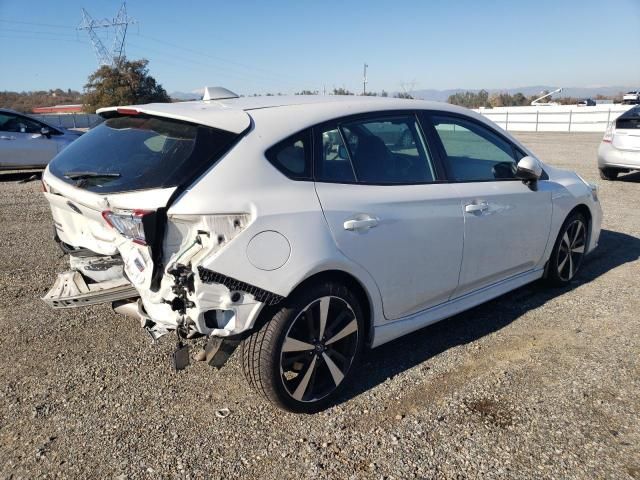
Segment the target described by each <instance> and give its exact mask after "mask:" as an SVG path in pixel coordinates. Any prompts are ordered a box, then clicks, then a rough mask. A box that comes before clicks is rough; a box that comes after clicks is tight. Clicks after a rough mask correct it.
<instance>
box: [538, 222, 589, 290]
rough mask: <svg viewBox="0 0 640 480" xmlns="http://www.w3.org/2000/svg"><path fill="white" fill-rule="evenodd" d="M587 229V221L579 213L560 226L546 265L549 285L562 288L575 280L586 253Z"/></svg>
mask: <svg viewBox="0 0 640 480" xmlns="http://www.w3.org/2000/svg"><path fill="white" fill-rule="evenodd" d="M588 228H589V224H588V222H587V219H586V218H585V216H584V215H583V214H582V213H580V212H573V213H572V214H570V215H569V216H568V217H567V219H566V220H565V222H564V223H563V224H562V228H560V233H558V238H557V239H556V243H555V245H554V246H553V251H552V252H551V257H550V258H549V262H548V263H547V275H546V280H547V282H548V283H549V284H551V285H554V286H559V287H562V286H565V285H568V284H569V283H571V281H572V280H573V279H574V278H575V276H576V274H577V273H578V270H579V269H580V266H581V265H582V261H583V260H584V255H585V253H586V249H587V241H588V238H589V235H588Z"/></svg>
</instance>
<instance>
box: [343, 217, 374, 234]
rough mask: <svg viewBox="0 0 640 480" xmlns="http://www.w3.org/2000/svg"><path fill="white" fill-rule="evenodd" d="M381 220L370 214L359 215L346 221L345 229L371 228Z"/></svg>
mask: <svg viewBox="0 0 640 480" xmlns="http://www.w3.org/2000/svg"><path fill="white" fill-rule="evenodd" d="M378 222H379V220H378V219H377V218H375V217H371V216H369V215H362V216H358V217H357V218H352V219H351V220H347V221H345V222H344V229H345V230H349V231H354V230H369V229H370V228H373V227H375V226H377V225H378Z"/></svg>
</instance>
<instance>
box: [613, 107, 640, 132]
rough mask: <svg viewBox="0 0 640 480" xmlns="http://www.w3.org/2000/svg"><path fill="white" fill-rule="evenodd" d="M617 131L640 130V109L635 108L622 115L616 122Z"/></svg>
mask: <svg viewBox="0 0 640 480" xmlns="http://www.w3.org/2000/svg"><path fill="white" fill-rule="evenodd" d="M616 128H617V129H619V130H620V129H632V130H635V129H639V128H640V108H638V107H633V108H632V109H630V110H627V111H626V112H625V113H623V114H622V115H620V116H619V117H618V119H617V120H616Z"/></svg>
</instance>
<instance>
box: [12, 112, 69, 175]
mask: <svg viewBox="0 0 640 480" xmlns="http://www.w3.org/2000/svg"><path fill="white" fill-rule="evenodd" d="M80 135H82V132H74V131H72V130H67V129H64V128H59V127H53V126H51V125H49V124H47V123H44V122H42V121H40V120H36V119H34V118H31V117H29V116H27V115H23V114H21V113H18V112H14V111H13V110H6V109H0V169H2V170H17V169H25V168H29V169H30V168H44V167H46V166H47V164H48V163H49V161H50V160H51V159H52V158H53V157H55V156H56V155H57V154H58V152H60V151H61V150H62V149H63V148H65V147H66V146H67V145H69V144H70V143H71V142H73V141H74V140H76V139H77V138H78V137H79V136H80Z"/></svg>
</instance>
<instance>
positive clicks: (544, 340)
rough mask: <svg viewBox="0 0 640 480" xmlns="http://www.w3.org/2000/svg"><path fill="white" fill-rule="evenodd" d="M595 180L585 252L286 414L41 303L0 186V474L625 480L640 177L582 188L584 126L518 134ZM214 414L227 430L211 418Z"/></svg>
mask: <svg viewBox="0 0 640 480" xmlns="http://www.w3.org/2000/svg"><path fill="white" fill-rule="evenodd" d="M520 138H522V139H523V140H524V141H525V143H527V144H528V145H530V146H531V147H532V148H533V149H534V151H536V152H538V153H539V155H540V156H541V158H542V159H543V160H545V161H547V162H549V163H550V164H553V165H556V166H559V167H566V168H571V169H574V170H577V171H578V172H579V173H580V174H581V175H583V176H584V177H585V178H586V179H588V180H591V181H596V180H597V183H599V184H600V185H601V187H602V188H601V191H600V197H601V201H602V205H603V208H604V211H605V219H604V225H603V233H602V237H601V243H600V247H599V249H598V250H597V252H596V253H594V254H593V255H592V256H591V257H590V258H589V259H588V261H587V263H586V264H585V265H584V269H583V271H582V272H581V274H580V275H579V279H577V280H576V281H575V283H574V284H573V285H572V286H571V288H567V289H564V290H551V291H550V290H547V289H545V288H543V287H541V286H540V285H530V286H527V287H524V288H521V289H519V290H517V291H515V292H512V293H510V294H508V295H505V296H503V297H501V298H499V299H497V300H495V301H492V302H490V303H488V304H485V305H483V306H480V307H478V308H475V309H473V310H471V311H469V312H466V313H464V314H462V315H458V316H456V317H454V318H451V319H449V320H446V321H443V322H441V323H439V324H437V325H434V326H432V327H429V328H426V329H424V330H421V331H419V332H417V333H415V334H413V335H411V336H409V337H406V338H404V339H400V340H398V341H395V342H392V343H390V344H387V345H385V346H383V347H380V348H379V349H376V350H374V351H371V352H369V353H367V354H366V356H365V360H364V362H363V367H362V369H361V371H360V372H359V375H358V378H357V379H356V382H355V384H354V385H353V386H352V387H351V388H350V389H348V391H347V393H346V394H345V396H344V398H343V401H342V402H341V403H340V404H339V405H337V406H335V407H333V408H331V409H329V410H327V411H325V412H323V413H321V414H318V415H315V416H294V415H290V414H284V413H282V412H281V411H279V410H276V409H274V408H272V407H271V406H269V405H267V404H265V403H264V402H263V401H261V400H260V399H259V398H258V397H257V396H256V395H254V394H253V393H252V391H251V390H250V389H249V388H248V386H247V385H246V384H245V382H244V379H243V378H242V374H241V369H240V365H239V361H238V358H237V355H236V356H234V357H233V358H232V360H231V361H230V363H229V364H228V365H227V366H226V367H225V368H224V369H223V370H221V371H219V372H218V371H214V370H213V369H211V368H210V367H208V366H206V365H204V364H202V363H200V364H197V365H193V366H191V367H189V368H188V369H187V370H185V371H183V372H181V373H174V372H172V371H171V370H170V368H169V360H168V359H169V354H170V351H171V349H172V347H173V344H174V340H173V338H164V339H161V341H160V342H159V343H158V344H156V345H152V344H151V342H150V341H149V338H148V337H147V335H146V334H145V333H144V332H143V331H142V330H141V329H140V328H139V326H138V325H137V324H136V323H135V322H132V321H131V320H127V319H126V318H124V317H119V316H117V315H116V314H114V313H113V312H112V311H111V310H110V308H109V307H107V306H97V307H88V308H85V309H77V310H58V311H54V310H50V309H48V308H47V307H46V306H45V305H44V304H43V303H42V302H41V301H40V300H39V297H40V296H41V295H42V294H43V293H44V292H45V291H46V290H47V289H48V287H49V286H50V285H51V283H52V282H53V279H54V277H55V274H56V272H58V271H62V270H64V269H66V259H64V258H61V255H60V251H59V250H58V249H57V247H56V246H55V245H54V242H53V241H52V240H51V236H52V235H51V234H52V228H51V222H50V218H49V211H48V207H47V206H46V204H45V202H44V199H43V197H42V195H40V193H39V189H40V185H39V182H31V183H27V184H18V183H16V182H15V180H16V177H15V176H10V177H7V176H4V178H3V180H2V181H0V225H1V229H0V244H1V245H2V246H3V248H2V249H1V250H0V265H1V266H2V269H1V271H0V285H1V291H2V293H3V302H2V305H1V306H0V332H2V335H1V336H0V351H1V352H2V353H1V354H0V478H39V477H71V478H118V479H124V478H161V477H162V478H166V477H181V478H205V477H208V478H231V477H245V478H273V479H281V478H295V479H299V478H309V477H315V478H323V477H331V478H536V479H539V478H554V479H557V478H563V479H568V478H581V479H595V478H608V479H612V478H616V479H636V480H637V479H640V315H638V312H639V311H640V295H638V293H639V292H638V277H639V275H640V268H639V266H640V261H639V260H638V258H639V255H640V239H639V237H640V211H639V210H638V208H637V206H638V205H639V204H640V174H635V175H631V176H627V177H626V178H624V179H623V180H621V181H618V182H614V183H612V182H606V183H605V182H602V181H600V180H599V179H598V178H597V169H596V166H595V152H596V148H597V144H598V142H599V140H600V138H601V136H600V135H599V134H595V135H594V134H526V135H525V134H522V135H520ZM220 408H229V409H230V411H231V413H230V415H229V416H228V417H226V418H218V417H217V416H216V414H215V412H216V410H217V409H220Z"/></svg>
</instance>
